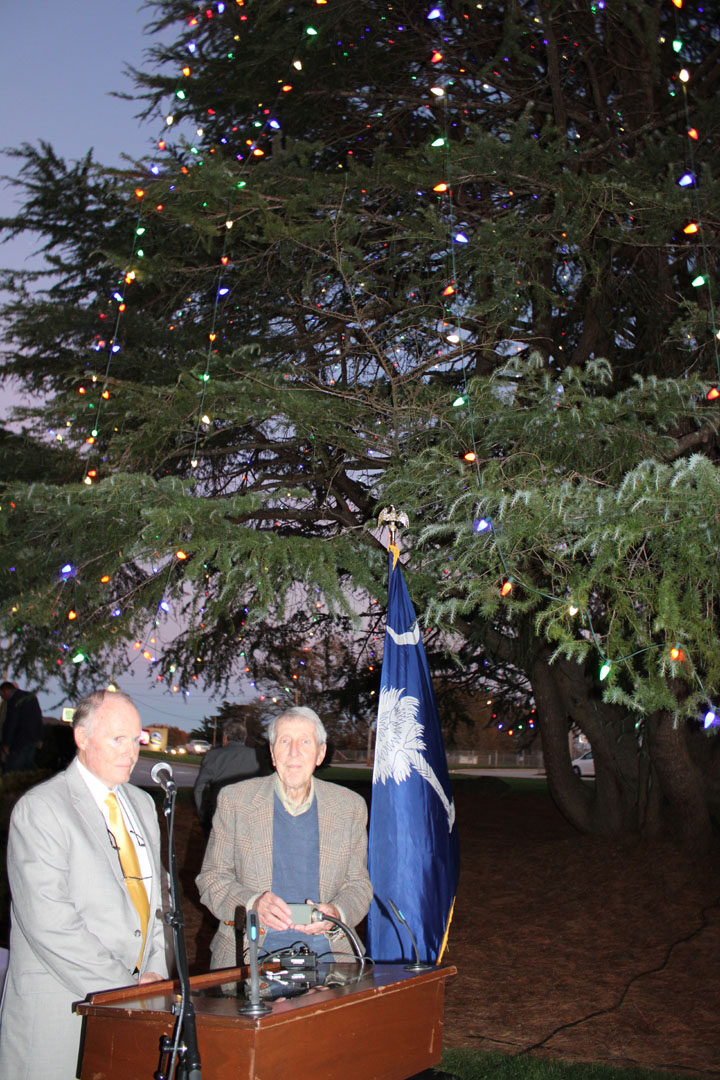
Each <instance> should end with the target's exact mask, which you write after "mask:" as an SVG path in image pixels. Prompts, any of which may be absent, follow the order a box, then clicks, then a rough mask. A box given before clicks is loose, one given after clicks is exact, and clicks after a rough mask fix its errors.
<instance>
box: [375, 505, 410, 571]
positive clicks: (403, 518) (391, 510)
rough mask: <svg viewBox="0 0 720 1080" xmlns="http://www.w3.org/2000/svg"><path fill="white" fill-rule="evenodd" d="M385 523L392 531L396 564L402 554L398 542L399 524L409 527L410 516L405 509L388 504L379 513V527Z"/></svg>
mask: <svg viewBox="0 0 720 1080" xmlns="http://www.w3.org/2000/svg"><path fill="white" fill-rule="evenodd" d="M383 525H387V527H388V531H389V533H390V550H391V551H392V553H393V555H394V556H395V558H394V560H393V566H394V565H395V563H396V562H397V560H398V556H399V554H400V548H399V547H398V543H397V529H398V525H402V526H403V528H405V529H407V528H408V527H409V525H410V518H409V517H408V516H407V514H406V513H405V511H404V510H396V509H395V507H394V506H386V507H384V508H383V509H382V510H381V511H380V513H379V515H378V528H382V526H383Z"/></svg>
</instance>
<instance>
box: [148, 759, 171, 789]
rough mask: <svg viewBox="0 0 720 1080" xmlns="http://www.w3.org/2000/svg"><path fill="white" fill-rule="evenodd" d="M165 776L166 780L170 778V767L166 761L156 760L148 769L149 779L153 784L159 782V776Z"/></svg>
mask: <svg viewBox="0 0 720 1080" xmlns="http://www.w3.org/2000/svg"><path fill="white" fill-rule="evenodd" d="M163 775H164V777H165V779H166V780H172V775H173V771H172V767H171V766H170V765H168V763H167V761H157V762H155V764H154V765H153V767H152V769H151V770H150V779H151V780H152V781H153V783H155V784H159V783H160V782H161V778H162V777H163Z"/></svg>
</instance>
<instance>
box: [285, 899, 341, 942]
mask: <svg viewBox="0 0 720 1080" xmlns="http://www.w3.org/2000/svg"><path fill="white" fill-rule="evenodd" d="M308 902H309V901H306V903H308ZM311 906H312V907H314V908H317V910H318V911H322V912H323V914H324V915H332V917H333V919H339V918H340V912H339V911H338V909H337V908H336V907H335V905H334V904H315V903H311ZM292 929H293V930H302V932H303V933H305V934H329V933H330V931H331V930H334V929H335V924H334V923H331V922H325V920H324V919H323V921H322V922H311V923H310V925H309V926H297V925H293V927H292Z"/></svg>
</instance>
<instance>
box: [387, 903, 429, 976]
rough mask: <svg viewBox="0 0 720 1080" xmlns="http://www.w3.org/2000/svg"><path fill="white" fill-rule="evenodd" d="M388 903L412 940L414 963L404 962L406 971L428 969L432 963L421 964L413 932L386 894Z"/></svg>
mask: <svg viewBox="0 0 720 1080" xmlns="http://www.w3.org/2000/svg"><path fill="white" fill-rule="evenodd" d="M388 904H389V905H390V907H391V908H392V910H393V915H394V916H395V918H396V919H397V920H398V921H399V922H401V923H402V924H403V926H404V927H405V929H406V930H407V932H408V934H409V935H410V940H411V941H412V947H413V952H414V953H415V963H414V964H406V965H405V970H406V971H429V970H430V968H432V967H433V964H423V963H422V961H421V960H420V953H419V952H418V947H417V942H416V941H415V935H414V934H413V932H412V930H411V929H410V927H409V926H408V923H407V919H406V918H405V916H404V915H403V913H402V911H401V910H400V908H399V907H398V906H397V904H396V903H395V901H394V900H391V899H390V897H389V896H388Z"/></svg>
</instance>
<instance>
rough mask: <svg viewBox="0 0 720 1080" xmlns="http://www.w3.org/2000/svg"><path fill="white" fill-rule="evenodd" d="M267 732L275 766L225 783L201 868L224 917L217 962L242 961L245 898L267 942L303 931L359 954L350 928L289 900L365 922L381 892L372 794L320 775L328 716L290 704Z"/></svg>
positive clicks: (204, 889) (328, 948)
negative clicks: (370, 865)
mask: <svg viewBox="0 0 720 1080" xmlns="http://www.w3.org/2000/svg"><path fill="white" fill-rule="evenodd" d="M267 735H268V741H269V743H270V750H271V755H272V762H273V765H274V766H275V770H276V771H275V774H274V775H272V776H263V777H255V778H253V779H251V780H242V781H240V783H238V784H230V785H229V786H228V787H225V788H223V789H222V791H221V792H220V795H219V797H218V804H217V810H216V812H215V817H214V819H213V828H212V832H211V833H210V840H209V842H208V847H207V851H206V853H205V859H204V861H203V865H202V869H201V871H200V873H199V875H198V877H197V885H198V888H199V890H200V899H201V900H202V902H203V904H205V905H206V907H208V908H209V909H210V911H211V912H212V913H213V915H215V916H217V918H218V919H219V920H220V926H219V929H218V931H217V934H216V935H215V937H214V938H213V942H212V945H211V952H212V964H211V966H212V967H213V968H223V967H233V966H234V965H235V963H236V946H235V932H234V925H235V923H234V920H235V909H236V908H237V907H238V906H239V907H242V908H243V909H244V910H245V911H247V910H250V909H255V910H256V911H257V913H258V922H259V924H260V933H261V944H262V946H263V948H264V949H265V950H268V951H274V950H276V949H278V948H285V947H287V946H288V945H291V944H292V943H293V942H295V941H298V940H301V941H304V942H305V943H306V944H307V945H308V946H309V948H310V949H312V951H313V952H316V953H318V954H319V955H324V956H325V957H326V958H329V956H328V954H333V955H335V956H337V955H341V954H347V953H350V954H351V955H352V947H351V946H350V944H349V942H348V941H347V938H346V937H345V934H344V933H343V931H342V930H341V929H339V928H337V927H336V926H335V925H334V924H333V923H330V922H328V921H327V920H323V921H322V922H314V923H311V924H310V925H305V924H300V923H297V924H296V923H294V922H293V919H292V913H291V910H290V908H289V906H288V905H289V904H291V903H292V904H295V903H301V904H302V903H304V902H308V903H312V905H313V906H314V907H316V908H318V909H319V910H320V911H321V912H324V913H325V914H326V915H330V916H331V917H333V918H335V919H339V920H340V921H341V922H343V923H345V924H346V925H348V926H350V927H355V926H356V925H357V923H359V922H360V921H361V920H362V919H363V918H364V917H365V915H366V914H367V910H368V908H369V906H370V900H371V899H372V886H371V884H370V878H369V876H368V872H367V807H366V805H365V800H364V799H363V798H361V796H360V795H357V794H355V792H352V791H348V790H347V788H344V787H341V786H340V785H339V784H329V783H327V781H324V780H318V779H317V778H316V777H314V776H313V772H314V770H315V767H316V766H317V765H319V764H320V763H321V762H322V760H323V758H324V757H325V749H326V743H327V735H326V732H325V728H324V726H323V724H322V721H321V720H320V717H319V716H318V715H317V713H315V712H313V710H312V709H307V708H304V707H301V706H300V707H295V708H293V709H289V710H288V711H287V712H285V713H283V715H282V716H279V717H277V718H276V719H275V720H273V721H272V722H271V723H270V725H269V726H268V731H267Z"/></svg>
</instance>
